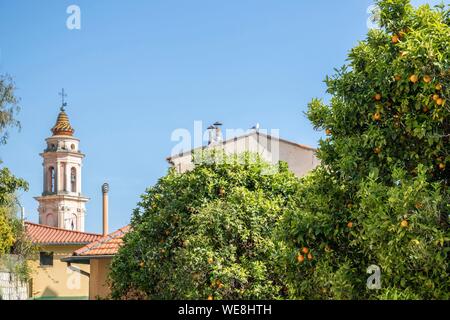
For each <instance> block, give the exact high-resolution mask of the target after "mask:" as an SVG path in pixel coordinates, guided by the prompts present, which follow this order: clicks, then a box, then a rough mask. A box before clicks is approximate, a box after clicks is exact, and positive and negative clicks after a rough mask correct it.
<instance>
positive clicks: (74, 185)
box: [70, 168, 77, 192]
mask: <svg viewBox="0 0 450 320" xmlns="http://www.w3.org/2000/svg"><path fill="white" fill-rule="evenodd" d="M70 185H71V191H72V192H77V169H75V168H72V169H70Z"/></svg>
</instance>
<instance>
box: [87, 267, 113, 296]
mask: <svg viewBox="0 0 450 320" xmlns="http://www.w3.org/2000/svg"><path fill="white" fill-rule="evenodd" d="M111 260H112V259H111V258H109V259H91V276H90V281H89V299H91V300H95V299H98V298H107V297H108V295H109V293H110V292H111V291H110V290H109V286H108V285H107V283H106V280H107V277H108V273H109V266H110V264H111Z"/></svg>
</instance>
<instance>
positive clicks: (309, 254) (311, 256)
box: [308, 253, 313, 261]
mask: <svg viewBox="0 0 450 320" xmlns="http://www.w3.org/2000/svg"><path fill="white" fill-rule="evenodd" d="M312 259H313V255H312V254H311V253H308V260H309V261H311V260H312Z"/></svg>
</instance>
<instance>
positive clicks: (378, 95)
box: [374, 93, 381, 101]
mask: <svg viewBox="0 0 450 320" xmlns="http://www.w3.org/2000/svg"><path fill="white" fill-rule="evenodd" d="M374 99H375V100H377V101H380V100H381V94H379V93H377V94H376V95H375V97H374Z"/></svg>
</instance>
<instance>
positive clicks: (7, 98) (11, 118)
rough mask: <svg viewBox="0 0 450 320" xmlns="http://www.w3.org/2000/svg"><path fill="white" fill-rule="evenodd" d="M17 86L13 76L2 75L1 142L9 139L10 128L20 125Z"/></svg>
mask: <svg viewBox="0 0 450 320" xmlns="http://www.w3.org/2000/svg"><path fill="white" fill-rule="evenodd" d="M15 90H16V87H15V85H14V82H13V81H12V79H11V77H9V76H5V75H0V144H4V143H6V141H7V139H8V128H10V127H20V123H19V121H18V120H17V119H16V115H17V112H19V99H18V98H17V96H16V95H15Z"/></svg>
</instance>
